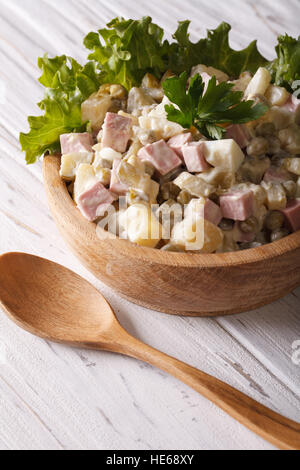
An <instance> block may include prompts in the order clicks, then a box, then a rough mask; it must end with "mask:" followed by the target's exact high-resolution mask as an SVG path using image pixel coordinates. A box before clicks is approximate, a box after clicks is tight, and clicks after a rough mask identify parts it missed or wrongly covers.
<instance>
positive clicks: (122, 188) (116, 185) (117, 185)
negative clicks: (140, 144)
mask: <svg viewBox="0 0 300 470" xmlns="http://www.w3.org/2000/svg"><path fill="white" fill-rule="evenodd" d="M119 165H120V161H117V160H114V162H113V168H112V172H111V179H110V188H109V189H110V190H111V191H112V192H113V193H116V194H118V195H119V196H124V195H125V194H126V193H127V191H128V190H129V187H128V186H127V185H126V184H124V183H121V181H120V178H119V176H118V173H117V171H118V167H119Z"/></svg>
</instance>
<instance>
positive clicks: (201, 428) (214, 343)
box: [0, 0, 300, 450]
mask: <svg viewBox="0 0 300 470" xmlns="http://www.w3.org/2000/svg"><path fill="white" fill-rule="evenodd" d="M199 11H200V13H199ZM117 14H121V15H123V16H128V17H135V18H138V17H140V16H141V15H144V14H150V15H152V16H153V18H154V19H155V21H157V22H159V23H160V24H161V25H162V26H163V27H164V28H165V29H166V31H167V32H168V33H170V32H171V31H172V30H174V28H175V26H176V22H177V20H178V19H180V20H182V19H186V18H191V19H192V20H193V22H192V28H191V30H192V38H193V39H196V38H197V36H199V34H201V35H202V34H204V33H205V29H206V28H208V27H209V28H211V27H215V26H216V25H217V24H218V23H219V21H221V20H223V19H225V20H226V21H229V22H230V23H231V24H232V26H233V31H232V36H231V38H232V39H231V42H232V45H233V47H237V48H241V47H244V46H246V44H248V43H249V42H250V40H252V39H253V38H258V44H259V48H260V50H261V51H262V53H264V54H266V55H267V56H268V57H270V58H271V57H272V56H273V47H274V45H275V43H276V35H277V34H283V33H285V32H286V31H287V32H289V33H290V34H292V35H294V36H296V35H298V34H299V20H298V18H299V2H298V0H288V1H287V2H284V3H283V2H281V1H274V0H260V1H256V2H254V1H252V0H250V1H244V0H231V1H230V2H224V1H221V0H214V1H212V2H210V3H209V4H208V3H207V1H204V0H197V1H195V0H185V2H184V11H183V9H182V2H180V1H179V0H172V1H169V0H165V1H164V8H162V2H161V1H158V0H153V1H152V2H151V3H149V2H146V1H145V0H139V2H131V1H128V0H126V1H125V0H114V1H112V2H107V1H105V0H102V1H99V0H93V1H92V2H91V1H88V0H80V1H79V0H47V1H46V0H0V59H1V64H2V67H1V70H0V79H1V80H2V81H4V83H5V85H6V100H5V102H4V104H2V105H1V106H0V148H1V152H0V187H1V199H0V224H1V229H0V252H1V253H3V252H6V251H15V250H18V251H26V252H29V253H33V254H36V255H39V256H44V257H47V258H50V259H52V260H54V261H56V262H59V263H61V264H63V265H65V266H68V267H69V268H70V269H73V270H75V271H76V272H77V273H79V274H81V275H82V276H84V277H85V278H87V279H88V280H89V281H90V282H92V283H93V285H94V286H95V287H96V288H98V289H100V290H101V291H102V292H103V294H104V295H105V297H107V298H108V300H109V302H110V303H111V305H112V306H113V308H114V310H115V311H116V313H117V315H118V317H119V319H120V321H121V323H122V324H123V325H124V326H125V327H126V328H127V329H128V330H129V331H130V332H131V333H132V334H134V335H135V336H137V337H138V338H140V339H141V340H143V341H145V342H146V343H148V344H151V345H152V346H154V347H155V348H158V349H159V348H162V345H163V350H164V351H165V352H166V353H168V354H169V355H172V356H176V357H180V359H182V360H184V361H185V362H187V363H189V364H191V365H192V366H195V367H197V368H200V369H201V370H204V371H205V372H207V373H209V374H211V375H213V376H215V377H217V378H219V379H221V380H223V381H225V382H226V383H228V384H230V385H232V386H234V387H235V388H238V389H239V390H241V391H243V392H244V393H246V394H248V395H250V396H251V397H252V398H254V399H256V400H258V401H259V402H260V403H262V404H264V405H266V406H268V407H270V408H272V409H274V410H276V411H278V412H280V413H281V414H283V415H285V416H288V417H289V418H291V419H293V420H296V421H299V420H300V392H299V391H300V368H299V364H298V365H297V364H296V362H295V363H294V362H293V361H292V356H293V354H294V353H295V351H294V350H293V349H292V344H293V343H294V342H295V341H296V340H300V289H299V288H298V289H296V290H295V291H294V292H293V293H292V294H290V295H288V296H287V297H285V298H284V299H282V300H280V301H277V302H275V303H273V304H271V305H268V306H266V307H264V308H262V309H259V310H256V311H255V312H251V313H243V314H241V315H238V316H234V317H225V318H218V319H201V318H180V317H169V316H164V315H161V314H159V313H157V312H154V311H153V312H149V311H148V310H145V309H143V308H141V307H138V306H136V305H133V304H130V303H129V302H127V301H126V300H124V299H121V298H120V297H119V296H118V295H115V294H114V293H113V292H112V291H111V290H110V289H109V288H107V287H105V286H104V285H103V284H102V283H101V282H100V281H98V280H97V279H95V278H94V276H93V275H91V274H90V273H89V272H88V271H87V270H85V269H84V268H83V267H82V266H81V265H80V264H79V263H78V261H77V260H76V258H75V257H73V256H72V255H71V253H70V251H69V249H68V248H67V246H66V245H65V243H64V242H63V240H62V238H61V236H60V235H59V233H58V230H57V229H56V226H55V224H54V222H53V220H52V218H51V216H50V213H49V208H48V204H47V200H46V195H45V192H44V189H43V183H42V171H41V165H40V164H37V165H34V166H30V167H27V166H26V165H25V164H24V157H23V155H21V152H20V150H19V145H18V133H19V131H20V130H25V129H27V123H26V116H27V115H29V114H37V113H38V112H39V110H38V108H37V107H36V105H35V103H37V102H38V101H39V100H40V98H41V93H42V90H41V87H40V85H39V84H38V82H37V77H38V76H39V71H38V69H37V66H36V62H37V60H36V59H37V57H38V56H39V55H42V54H43V53H44V52H45V51H48V52H49V54H50V55H56V54H62V53H66V54H70V55H72V56H74V57H76V58H77V59H78V60H81V61H83V60H84V59H85V57H86V53H85V51H84V49H83V48H82V46H81V44H82V37H83V35H84V34H85V33H86V32H88V31H90V30H96V29H97V28H99V27H102V26H103V25H104V23H105V21H107V20H109V19H111V18H112V17H113V16H115V15H117ZM0 351H4V353H3V352H2V353H1V356H0V357H1V359H0V448H1V449H2V448H4V449H6V448H8V449H78V450H80V449H103V448H104V449H259V450H263V449H271V448H272V447H271V446H270V445H268V444H267V443H266V442H265V441H263V440H262V439H260V438H258V437H257V436H255V435H254V434H253V433H251V432H250V431H247V430H246V429H244V428H243V427H242V426H241V425H239V424H237V423H236V422H235V421H234V420H233V419H231V418H230V417H228V416H226V415H225V414H224V413H223V412H222V411H220V410H218V409H217V408H216V407H215V406H212V405H211V404H210V403H209V402H208V401H207V400H206V399H204V398H202V397H200V396H199V395H198V394H197V393H195V392H193V391H190V390H189V389H188V388H187V387H185V386H183V385H182V384H180V383H179V382H177V381H176V380H173V379H172V378H170V377H167V376H166V375H165V374H164V373H161V372H159V371H157V370H155V369H152V368H151V367H150V366H149V367H147V366H145V365H144V364H142V363H138V362H136V361H132V360H130V359H126V358H122V357H119V356H117V355H111V354H110V353H104V354H100V355H99V353H97V352H89V351H76V350H72V349H66V348H65V347H64V346H61V345H52V344H50V343H49V344H48V343H47V342H46V341H43V340H40V339H36V338H32V337H31V336H29V335H27V334H26V333H23V332H21V331H19V329H18V328H16V327H15V326H14V325H12V324H11V323H10V322H9V321H8V320H7V319H6V317H5V316H4V315H0Z"/></svg>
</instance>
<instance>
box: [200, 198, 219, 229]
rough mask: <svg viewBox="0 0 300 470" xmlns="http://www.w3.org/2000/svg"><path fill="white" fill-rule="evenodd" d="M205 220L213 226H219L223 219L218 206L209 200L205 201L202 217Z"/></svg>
mask: <svg viewBox="0 0 300 470" xmlns="http://www.w3.org/2000/svg"><path fill="white" fill-rule="evenodd" d="M203 218H204V219H205V220H208V221H209V222H211V223H212V224H214V225H219V223H220V222H221V220H222V219H223V215H222V211H221V208H220V206H218V204H215V203H214V202H213V201H211V200H210V199H207V200H206V202H205V205H204V217H203Z"/></svg>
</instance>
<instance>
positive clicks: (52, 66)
mask: <svg viewBox="0 0 300 470" xmlns="http://www.w3.org/2000/svg"><path fill="white" fill-rule="evenodd" d="M38 65H39V67H40V69H41V70H42V75H41V77H40V79H39V81H40V83H41V84H42V85H44V86H45V87H46V91H45V96H44V99H43V100H42V101H41V102H40V103H39V104H38V106H39V107H40V109H41V110H42V111H43V115H42V116H38V117H35V116H30V117H29V118H28V123H29V126H30V131H29V132H28V133H21V134H20V144H21V147H22V151H24V152H25V153H26V162H27V163H34V162H36V160H37V159H38V158H39V157H41V156H42V155H43V154H45V153H46V152H49V153H55V152H59V151H60V135H61V134H65V133H70V132H83V131H84V130H86V129H87V126H88V123H82V120H81V104H82V102H83V101H84V100H85V99H87V98H88V97H89V96H90V95H91V94H92V93H94V92H95V91H97V90H98V89H99V86H100V84H101V76H100V74H99V73H98V72H97V71H96V68H95V64H93V63H92V62H88V63H87V64H86V65H85V66H84V67H82V66H81V65H80V64H78V62H76V61H75V60H74V59H72V58H71V57H66V56H60V57H55V58H53V59H49V58H48V57H47V56H44V57H43V58H40V59H39V61H38Z"/></svg>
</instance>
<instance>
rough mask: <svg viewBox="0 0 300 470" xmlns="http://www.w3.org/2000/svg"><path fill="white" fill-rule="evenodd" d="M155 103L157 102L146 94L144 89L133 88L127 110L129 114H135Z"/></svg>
mask: <svg viewBox="0 0 300 470" xmlns="http://www.w3.org/2000/svg"><path fill="white" fill-rule="evenodd" d="M155 103H156V101H155V100H154V99H153V98H152V97H151V96H149V95H148V94H146V93H145V90H143V89H142V88H137V87H134V88H131V90H130V92H129V95H128V105H127V110H128V113H133V112H134V111H136V110H137V109H139V108H142V107H144V106H151V105H152V104H155Z"/></svg>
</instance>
